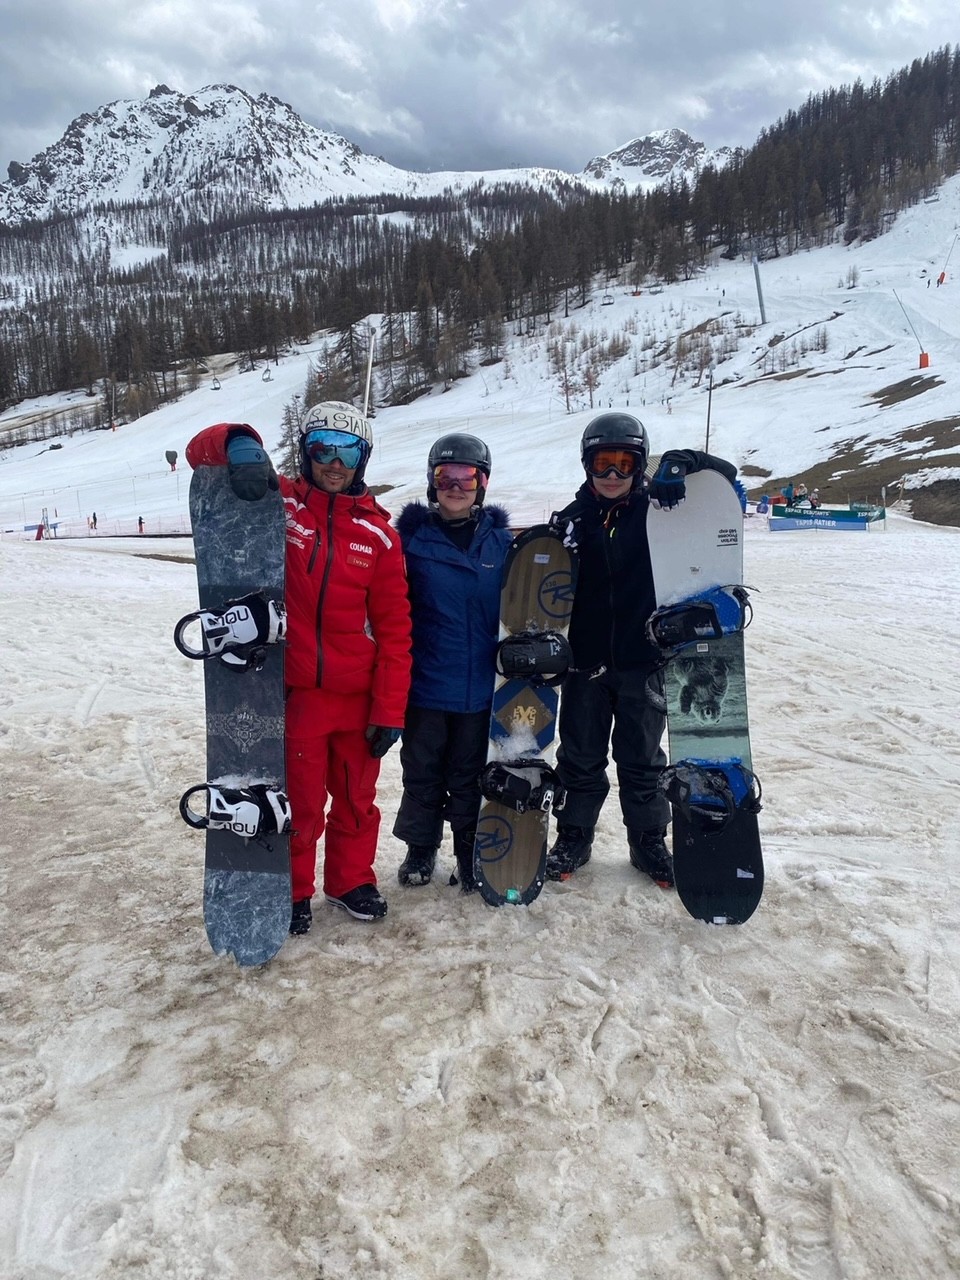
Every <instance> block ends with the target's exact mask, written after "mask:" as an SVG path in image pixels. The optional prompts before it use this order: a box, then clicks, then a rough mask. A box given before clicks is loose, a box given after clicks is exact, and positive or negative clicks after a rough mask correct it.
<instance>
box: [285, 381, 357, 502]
mask: <svg viewBox="0 0 960 1280" xmlns="http://www.w3.org/2000/svg"><path fill="white" fill-rule="evenodd" d="M317 428H326V429H328V430H333V431H345V432H346V433H347V434H348V435H351V436H356V437H357V439H358V440H360V441H362V442H363V443H364V444H365V445H366V448H365V450H364V456H363V459H362V460H361V462H360V465H359V466H358V467H357V469H356V472H355V473H354V477H353V481H352V483H351V485H350V488H349V489H347V490H346V491H345V492H347V493H349V494H352V495H356V494H359V493H363V489H364V479H363V475H364V472H365V471H366V469H367V463H368V462H369V461H370V454H371V453H372V452H373V432H372V431H371V429H370V423H369V422H368V421H367V419H366V418H365V417H364V416H363V414H362V413H361V412H360V410H359V409H355V408H354V406H353V405H352V404H347V403H346V401H344V400H322V401H321V402H320V403H319V404H314V405H310V406H309V407H308V408H306V409H304V411H303V413H302V414H301V417H300V474H301V475H302V476H303V477H304V478H305V479H307V480H310V481H311V483H312V482H313V471H312V470H311V467H310V459H309V458H308V457H307V450H306V440H307V434H308V432H310V431H313V430H315V429H317Z"/></svg>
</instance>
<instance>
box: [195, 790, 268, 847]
mask: <svg viewBox="0 0 960 1280" xmlns="http://www.w3.org/2000/svg"><path fill="white" fill-rule="evenodd" d="M201 791H202V792H204V793H205V794H206V797H207V811H206V813H197V812H196V811H195V810H194V809H192V808H191V807H190V800H191V797H193V796H195V795H197V794H198V792H201ZM180 816H181V818H183V820H184V822H185V823H186V824H187V826H188V827H193V828H194V830H195V831H204V830H206V829H208V828H210V829H212V830H219V831H232V832H234V834H235V835H238V836H242V837H243V838H244V840H252V839H253V837H254V836H261V835H269V834H271V833H273V832H278V833H279V834H281V835H283V834H285V833H286V832H288V831H289V830H290V818H291V814H290V801H289V800H288V799H287V797H286V795H285V794H284V792H282V791H280V790H278V789H277V788H276V787H268V786H266V785H265V784H264V783H253V784H251V785H250V786H249V787H219V786H214V785H213V784H212V783H209V782H201V783H199V784H198V785H197V786H195V787H191V788H190V789H189V791H185V792H184V793H183V795H182V796H181V797H180Z"/></svg>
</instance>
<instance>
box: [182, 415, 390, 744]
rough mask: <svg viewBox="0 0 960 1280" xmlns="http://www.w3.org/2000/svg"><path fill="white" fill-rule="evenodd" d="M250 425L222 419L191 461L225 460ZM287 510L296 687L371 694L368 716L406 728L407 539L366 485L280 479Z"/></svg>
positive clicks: (291, 671) (288, 665) (290, 676)
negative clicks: (329, 487)
mask: <svg viewBox="0 0 960 1280" xmlns="http://www.w3.org/2000/svg"><path fill="white" fill-rule="evenodd" d="M237 431H243V432H244V433H245V434H249V435H252V436H253V437H254V438H255V439H256V440H257V441H258V442H259V443H261V444H262V443H263V442H262V441H261V440H260V436H259V435H258V434H257V432H256V431H254V429H253V428H252V427H249V426H246V425H245V424H239V423H219V424H218V425H216V426H213V427H207V428H206V429H205V430H203V431H201V432H200V433H199V434H198V435H196V436H194V438H193V439H192V440H191V441H190V443H189V444H188V445H187V449H186V454H187V461H188V462H189V464H190V466H191V467H198V466H222V465H226V462H227V452H226V449H227V439H228V437H229V436H230V435H232V434H233V433H235V432H237ZM280 492H281V494H282V495H283V503H284V507H285V509H286V522H287V554H286V569H287V580H286V589H285V592H284V599H285V602H286V606H287V645H286V654H285V663H284V672H285V680H286V683H287V685H288V686H289V687H290V688H298V689H314V688H319V689H325V690H328V691H329V692H330V693H334V694H358V693H365V694H369V696H370V699H371V705H370V712H369V723H370V724H379V725H386V726H388V727H390V728H401V727H402V725H403V720H404V713H405V711H406V704H407V691H408V688H409V685H410V605H409V599H408V595H407V578H406V571H405V568H404V562H403V553H402V551H401V547H400V539H399V537H398V535H397V534H396V533H395V531H394V530H393V529H392V528H391V527H390V515H389V513H388V512H387V511H385V510H384V509H383V507H381V506H380V505H379V504H378V503H377V502H376V501H375V499H374V498H373V497H372V495H371V494H370V493H369V492H367V491H366V490H364V492H363V493H362V494H360V495H358V496H355V497H351V496H350V495H349V494H329V493H324V492H323V491H322V490H321V489H318V488H316V487H315V486H314V485H312V484H310V483H309V482H308V481H307V480H306V479H303V478H302V477H301V478H299V479H297V480H294V481H291V480H288V479H287V478H286V477H285V476H281V477H280Z"/></svg>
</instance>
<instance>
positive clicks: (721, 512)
mask: <svg viewBox="0 0 960 1280" xmlns="http://www.w3.org/2000/svg"><path fill="white" fill-rule="evenodd" d="M686 491H687V497H686V500H685V501H684V502H683V503H681V504H680V505H679V506H678V507H676V508H675V509H674V510H672V511H662V510H660V509H659V508H658V507H656V506H654V505H653V504H651V506H650V513H649V515H648V517H647V533H648V540H649V544H650V559H651V563H652V566H653V577H654V585H655V588H656V595H657V605H658V608H659V607H662V606H664V605H677V604H680V603H681V602H683V601H686V600H688V599H690V598H691V597H696V596H699V595H700V594H701V593H703V592H704V591H707V590H708V589H709V588H711V587H723V586H726V587H729V586H735V585H738V584H742V582H743V509H742V507H741V506H740V498H739V496H738V494H737V492H736V490H735V489H734V487H733V485H731V484H730V482H729V481H728V480H727V479H725V477H724V476H722V475H721V474H720V473H719V472H717V471H699V472H695V473H694V474H693V475H690V476H688V477H687V479H686ZM743 641H744V635H743V631H742V630H740V631H735V632H732V633H730V634H727V635H721V636H718V637H716V638H714V637H709V638H708V637H701V638H698V639H697V640H696V641H695V642H693V643H691V644H689V645H687V646H686V647H685V648H683V649H682V650H681V651H680V652H679V653H677V654H676V655H675V656H674V657H672V658H671V659H670V661H669V662H668V663H667V666H666V669H665V672H664V676H665V684H666V697H667V732H668V736H669V741H670V763H671V765H675V764H677V763H678V762H680V761H686V760H693V761H696V762H697V763H698V764H699V765H703V766H706V767H710V766H712V765H725V766H726V767H727V768H728V769H729V767H730V765H731V764H734V766H735V765H736V764H740V765H743V766H744V768H745V769H747V770H750V769H751V767H752V766H751V753H750V726H749V721H748V717H747V685H746V670H745V663H744V647H743ZM673 862H674V874H675V876H676V882H677V893H678V895H679V897H680V900H681V902H682V903H683V905H684V906H685V907H686V909H687V910H688V911H689V912H690V914H691V915H692V916H695V917H696V918H697V919H698V920H706V921H709V922H710V923H711V924H739V923H742V922H743V921H744V920H746V919H747V918H748V917H749V916H750V915H751V914H752V913H753V912H754V911H755V910H756V908H757V905H758V904H759V902H760V897H761V894H762V892H763V860H762V855H761V849H760V835H759V828H758V825H757V816H756V813H755V812H748V811H746V810H744V811H742V812H741V811H739V810H738V811H737V812H736V814H735V816H734V817H733V819H732V820H731V821H729V822H728V823H727V824H726V825H725V826H724V827H723V828H722V829H721V830H716V831H711V830H704V829H702V827H700V826H699V825H698V824H697V823H695V822H691V821H690V820H689V816H688V815H687V814H685V813H684V811H683V809H682V808H680V807H679V806H677V805H676V804H675V805H674V807H673Z"/></svg>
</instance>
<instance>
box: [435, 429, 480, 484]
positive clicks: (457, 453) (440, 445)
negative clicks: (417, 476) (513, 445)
mask: <svg viewBox="0 0 960 1280" xmlns="http://www.w3.org/2000/svg"><path fill="white" fill-rule="evenodd" d="M441 462H464V463H466V464H467V466H470V467H479V468H480V470H481V471H482V472H483V474H484V475H485V476H486V477H487V478H488V479H489V478H490V450H489V449H488V448H487V446H486V445H485V444H484V443H483V441H482V440H480V439H478V438H477V436H468V435H466V434H464V433H463V432H461V431H453V432H451V433H450V435H448V436H441V437H440V439H439V440H437V441H436V443H435V444H434V445H433V446H432V447H431V449H430V453H429V455H428V456H427V469H428V470H429V471H430V472H431V474H432V472H433V468H434V467H438V466H439V465H440V463H441Z"/></svg>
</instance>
